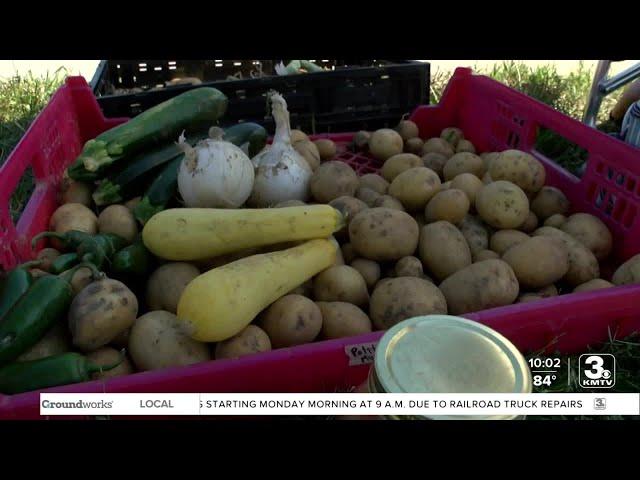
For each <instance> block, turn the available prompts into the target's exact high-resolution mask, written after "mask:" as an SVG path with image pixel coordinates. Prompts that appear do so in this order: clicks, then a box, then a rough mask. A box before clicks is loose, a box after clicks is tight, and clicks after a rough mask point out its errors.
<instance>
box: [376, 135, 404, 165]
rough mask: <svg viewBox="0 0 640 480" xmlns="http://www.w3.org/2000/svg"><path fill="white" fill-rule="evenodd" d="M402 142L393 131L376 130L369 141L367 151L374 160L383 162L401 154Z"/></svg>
mask: <svg viewBox="0 0 640 480" xmlns="http://www.w3.org/2000/svg"><path fill="white" fill-rule="evenodd" d="M403 147H404V142H403V140H402V137H401V136H400V134H399V133H398V132H396V131H395V130H391V129H390V128H381V129H380V130H376V131H375V132H373V134H372V135H371V138H370V139H369V151H370V152H371V155H373V157H374V158H376V159H378V160H382V161H385V160H386V159H387V158H390V157H393V156H394V155H397V154H398V153H402V148H403Z"/></svg>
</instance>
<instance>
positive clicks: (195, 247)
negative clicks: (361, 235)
mask: <svg viewBox="0 0 640 480" xmlns="http://www.w3.org/2000/svg"><path fill="white" fill-rule="evenodd" d="M343 226H344V219H343V217H342V215H341V214H340V212H339V211H338V210H336V209H335V208H333V207H331V206H329V205H305V206H299V207H298V206H296V207H285V208H263V209H261V208H256V209H249V208H247V209H239V210H227V209H216V208H174V209H170V210H165V211H163V212H160V213H158V214H156V215H154V216H153V217H151V218H150V219H149V221H148V222H147V223H146V224H145V226H144V229H143V231H142V239H143V241H144V244H145V245H146V247H147V248H148V249H149V250H150V251H151V252H152V253H153V254H154V255H156V256H158V257H161V258H164V259H167V260H176V261H178V260H180V261H190V260H203V259H209V258H213V257H216V256H218V255H225V254H227V253H233V252H237V251H240V250H243V249H246V248H251V247H259V246H263V245H273V244H276V243H281V242H290V241H295V240H309V239H312V238H326V237H328V236H329V235H331V234H332V233H334V232H336V231H338V230H340V229H341V228H342V227H343Z"/></svg>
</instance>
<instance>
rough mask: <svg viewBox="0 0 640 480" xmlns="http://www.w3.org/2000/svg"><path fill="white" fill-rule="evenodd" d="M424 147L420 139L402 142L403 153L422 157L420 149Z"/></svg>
mask: <svg viewBox="0 0 640 480" xmlns="http://www.w3.org/2000/svg"><path fill="white" fill-rule="evenodd" d="M423 146H424V142H423V141H422V139H421V138H418V137H415V138H410V139H408V140H405V142H404V149H403V150H404V152H405V153H413V154H415V155H422V147H423Z"/></svg>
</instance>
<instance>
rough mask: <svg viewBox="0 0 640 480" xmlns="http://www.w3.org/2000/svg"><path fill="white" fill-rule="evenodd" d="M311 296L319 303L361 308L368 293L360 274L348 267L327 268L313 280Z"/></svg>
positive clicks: (366, 299)
mask: <svg viewBox="0 0 640 480" xmlns="http://www.w3.org/2000/svg"><path fill="white" fill-rule="evenodd" d="M313 296H314V298H315V299H316V300H318V301H321V302H347V303H353V304H354V305H359V306H363V305H366V304H367V302H368V301H369V291H368V290H367V283H366V282H365V280H364V278H363V277H362V275H360V272H358V270H356V269H355V268H353V267H350V266H348V265H340V266H334V267H329V268H327V269H326V270H323V271H322V272H320V273H319V274H318V275H317V276H316V277H315V278H314V279H313Z"/></svg>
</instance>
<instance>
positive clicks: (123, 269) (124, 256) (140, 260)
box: [111, 235, 152, 275]
mask: <svg viewBox="0 0 640 480" xmlns="http://www.w3.org/2000/svg"><path fill="white" fill-rule="evenodd" d="M151 261H152V257H151V253H149V250H147V247H145V246H144V243H143V242H142V236H140V235H139V236H138V238H136V240H135V242H133V243H132V244H131V245H129V246H128V247H125V248H123V249H122V250H120V251H118V252H117V253H116V254H115V255H114V256H113V261H112V262H111V270H113V271H114V272H117V273H122V274H128V275H145V274H146V273H147V272H148V271H149V269H150V267H151Z"/></svg>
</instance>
